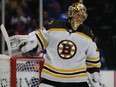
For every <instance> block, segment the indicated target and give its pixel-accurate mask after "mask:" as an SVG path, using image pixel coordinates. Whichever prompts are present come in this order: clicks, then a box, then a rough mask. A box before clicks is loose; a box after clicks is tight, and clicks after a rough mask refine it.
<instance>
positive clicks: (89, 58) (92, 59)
mask: <svg viewBox="0 0 116 87" xmlns="http://www.w3.org/2000/svg"><path fill="white" fill-rule="evenodd" d="M87 60H89V61H98V60H100V58H99V57H95V58H91V57H87Z"/></svg>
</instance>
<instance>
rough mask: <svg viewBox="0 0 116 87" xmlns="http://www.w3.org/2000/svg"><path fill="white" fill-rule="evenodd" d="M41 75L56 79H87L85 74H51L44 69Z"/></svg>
mask: <svg viewBox="0 0 116 87" xmlns="http://www.w3.org/2000/svg"><path fill="white" fill-rule="evenodd" d="M42 72H43V73H45V74H48V75H50V76H54V77H58V78H81V77H87V73H81V74H77V75H61V74H55V73H52V72H49V71H47V70H45V69H43V70H42Z"/></svg>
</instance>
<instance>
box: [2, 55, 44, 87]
mask: <svg viewBox="0 0 116 87" xmlns="http://www.w3.org/2000/svg"><path fill="white" fill-rule="evenodd" d="M0 57H2V55H1V56H0ZM3 57H4V56H3ZM7 57H8V56H7ZM2 59H3V60H4V59H6V58H2ZM6 61H8V62H10V63H9V66H10V74H9V75H10V78H9V81H10V84H8V85H10V86H8V87H17V69H16V67H17V61H37V62H39V81H41V70H42V67H43V64H44V59H43V58H42V57H39V56H12V57H8V60H6ZM0 67H1V66H0Z"/></svg>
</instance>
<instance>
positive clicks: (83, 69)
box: [44, 63, 86, 73]
mask: <svg viewBox="0 0 116 87" xmlns="http://www.w3.org/2000/svg"><path fill="white" fill-rule="evenodd" d="M44 66H46V67H48V68H49V69H52V70H54V71H58V72H68V73H70V72H79V71H86V67H81V68H75V69H59V68H55V67H53V66H52V65H50V64H48V63H44Z"/></svg>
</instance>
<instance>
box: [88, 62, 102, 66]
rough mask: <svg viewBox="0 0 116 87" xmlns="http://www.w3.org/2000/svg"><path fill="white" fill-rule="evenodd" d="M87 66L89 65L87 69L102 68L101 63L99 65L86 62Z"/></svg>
mask: <svg viewBox="0 0 116 87" xmlns="http://www.w3.org/2000/svg"><path fill="white" fill-rule="evenodd" d="M86 64H87V67H101V63H100V62H99V63H97V64H95V63H88V62H86Z"/></svg>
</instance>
